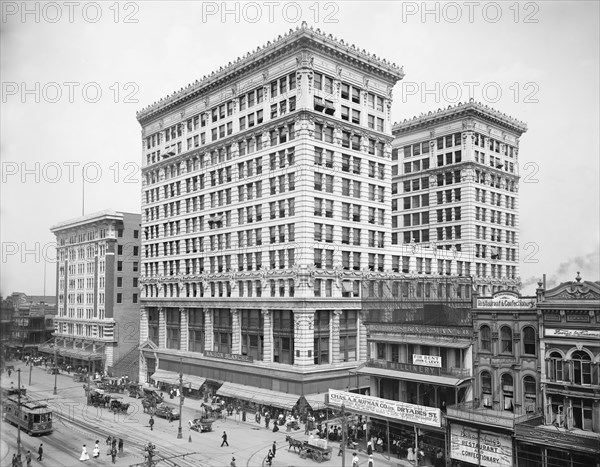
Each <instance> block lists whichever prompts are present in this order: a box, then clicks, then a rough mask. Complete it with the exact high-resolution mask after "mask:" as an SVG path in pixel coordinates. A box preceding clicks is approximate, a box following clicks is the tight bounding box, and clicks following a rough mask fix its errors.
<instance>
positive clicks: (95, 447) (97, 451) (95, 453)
mask: <svg viewBox="0 0 600 467" xmlns="http://www.w3.org/2000/svg"><path fill="white" fill-rule="evenodd" d="M93 454H94V459H95V458H98V457H99V456H100V447H99V446H98V440H96V445H95V446H94V451H93Z"/></svg>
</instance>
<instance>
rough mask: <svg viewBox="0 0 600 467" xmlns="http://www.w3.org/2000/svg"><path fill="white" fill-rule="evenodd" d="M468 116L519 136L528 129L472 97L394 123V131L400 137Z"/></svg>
mask: <svg viewBox="0 0 600 467" xmlns="http://www.w3.org/2000/svg"><path fill="white" fill-rule="evenodd" d="M468 117H478V118H482V119H484V120H487V121H488V122H490V123H493V124H495V125H499V126H501V127H503V128H505V129H506V130H509V131H512V132H515V133H517V136H521V135H522V134H523V133H525V132H526V131H527V124H526V123H524V122H522V121H520V120H517V119H515V118H513V117H510V116H509V115H506V114H504V113H502V112H500V111H498V110H495V109H492V108H491V107H488V106H487V105H483V104H481V103H480V102H475V101H474V100H473V99H471V100H470V101H469V102H465V103H462V102H460V103H458V104H457V105H455V106H448V108H446V109H438V110H437V111H435V112H432V111H429V113H427V114H421V115H420V116H414V117H413V118H412V119H410V120H404V121H403V122H397V123H394V125H393V127H392V133H393V134H394V136H395V137H399V136H403V135H405V134H407V133H411V132H414V131H419V130H423V129H426V128H429V127H431V126H432V125H440V124H443V123H447V122H448V121H451V120H458V119H464V118H468Z"/></svg>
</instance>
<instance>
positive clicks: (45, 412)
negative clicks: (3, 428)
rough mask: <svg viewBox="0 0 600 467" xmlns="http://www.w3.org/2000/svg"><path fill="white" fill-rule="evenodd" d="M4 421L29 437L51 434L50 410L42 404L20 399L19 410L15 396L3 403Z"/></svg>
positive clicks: (28, 399) (26, 398) (24, 398)
mask: <svg viewBox="0 0 600 467" xmlns="http://www.w3.org/2000/svg"><path fill="white" fill-rule="evenodd" d="M4 419H5V420H6V421H7V422H9V423H12V424H13V425H15V426H20V427H21V430H23V431H24V432H26V433H29V434H30V435H44V434H47V433H52V410H51V409H49V408H48V406H47V405H46V404H45V403H44V402H40V401H35V400H33V399H31V398H29V397H21V410H19V399H18V397H17V396H9V397H8V398H7V399H6V402H5V403H4Z"/></svg>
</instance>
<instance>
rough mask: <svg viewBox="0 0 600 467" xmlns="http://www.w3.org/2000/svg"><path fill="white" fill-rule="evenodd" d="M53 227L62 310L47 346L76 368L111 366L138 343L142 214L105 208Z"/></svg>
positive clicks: (98, 368)
mask: <svg viewBox="0 0 600 467" xmlns="http://www.w3.org/2000/svg"><path fill="white" fill-rule="evenodd" d="M51 231H52V233H54V235H56V245H57V246H56V248H57V266H56V278H57V279H56V295H57V302H58V314H57V316H56V319H55V320H54V322H55V332H54V337H53V342H48V343H47V344H46V345H45V346H44V347H43V350H44V351H45V352H48V353H54V351H55V350H56V352H57V353H58V355H59V356H60V357H61V359H62V360H63V361H66V362H69V363H71V364H72V365H73V366H75V367H78V366H83V367H91V368H92V369H95V370H108V369H109V368H111V367H114V366H115V364H117V362H118V361H119V360H121V359H123V358H125V357H126V356H127V355H128V354H129V353H131V352H137V350H136V349H137V347H138V345H139V312H140V305H139V300H140V297H139V284H138V280H139V276H140V215H139V214H132V213H125V212H117V211H113V210H106V211H101V212H97V213H93V214H88V215H85V216H82V217H78V218H76V219H71V220H68V221H64V222H61V223H59V224H56V225H55V226H53V227H52V228H51ZM135 360H136V363H137V358H136V359H135ZM135 371H136V372H137V371H138V370H137V367H136V368H135ZM133 376H135V375H133Z"/></svg>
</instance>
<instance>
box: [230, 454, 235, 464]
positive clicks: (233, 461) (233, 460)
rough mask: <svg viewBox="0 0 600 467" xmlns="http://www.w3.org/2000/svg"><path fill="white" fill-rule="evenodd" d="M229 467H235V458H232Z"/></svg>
mask: <svg viewBox="0 0 600 467" xmlns="http://www.w3.org/2000/svg"><path fill="white" fill-rule="evenodd" d="M229 467H235V457H233V456H232V457H231V462H230V463H229Z"/></svg>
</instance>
